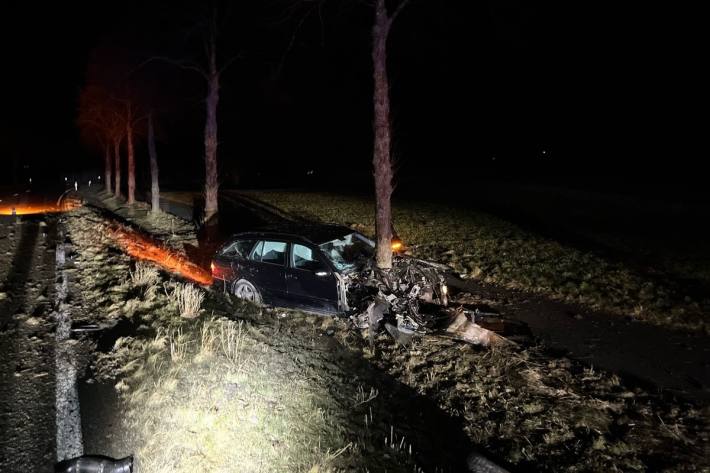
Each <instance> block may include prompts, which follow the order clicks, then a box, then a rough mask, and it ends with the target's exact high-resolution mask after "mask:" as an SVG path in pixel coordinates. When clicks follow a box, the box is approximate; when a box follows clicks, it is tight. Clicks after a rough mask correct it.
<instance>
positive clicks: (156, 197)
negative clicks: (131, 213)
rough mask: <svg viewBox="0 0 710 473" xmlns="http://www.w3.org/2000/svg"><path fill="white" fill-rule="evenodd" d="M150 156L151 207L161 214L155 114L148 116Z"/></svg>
mask: <svg viewBox="0 0 710 473" xmlns="http://www.w3.org/2000/svg"><path fill="white" fill-rule="evenodd" d="M148 155H149V156H150V205H151V211H152V212H153V213H158V212H160V186H159V183H158V155H157V153H156V151H155V130H154V129H153V114H150V115H148Z"/></svg>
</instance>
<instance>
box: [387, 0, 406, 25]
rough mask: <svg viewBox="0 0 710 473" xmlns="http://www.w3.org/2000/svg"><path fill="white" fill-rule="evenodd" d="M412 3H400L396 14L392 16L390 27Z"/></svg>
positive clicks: (404, 1)
mask: <svg viewBox="0 0 710 473" xmlns="http://www.w3.org/2000/svg"><path fill="white" fill-rule="evenodd" d="M410 1H411V0H402V1H401V2H400V3H399V5H397V8H396V9H395V10H394V13H392V15H390V25H391V24H392V23H394V21H395V20H396V19H397V17H398V16H399V14H400V13H402V10H404V8H405V7H406V6H407V5H409V2H410Z"/></svg>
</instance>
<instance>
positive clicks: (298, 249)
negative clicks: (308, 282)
mask: <svg viewBox="0 0 710 473" xmlns="http://www.w3.org/2000/svg"><path fill="white" fill-rule="evenodd" d="M292 248H293V250H292V251H291V266H293V267H294V268H296V269H306V270H308V271H325V270H326V269H327V268H326V266H325V265H324V264H323V263H322V262H321V261H320V260H318V257H317V256H316V255H315V254H314V253H313V250H312V249H310V248H308V247H307V246H304V245H299V244H294V245H293V246H292Z"/></svg>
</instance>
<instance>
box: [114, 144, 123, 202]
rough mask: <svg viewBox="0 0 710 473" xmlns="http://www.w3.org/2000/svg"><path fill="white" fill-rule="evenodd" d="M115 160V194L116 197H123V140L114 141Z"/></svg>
mask: <svg viewBox="0 0 710 473" xmlns="http://www.w3.org/2000/svg"><path fill="white" fill-rule="evenodd" d="M113 160H114V164H115V169H114V181H115V182H114V194H115V195H116V197H121V139H120V138H116V139H115V140H113Z"/></svg>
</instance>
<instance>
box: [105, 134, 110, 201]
mask: <svg viewBox="0 0 710 473" xmlns="http://www.w3.org/2000/svg"><path fill="white" fill-rule="evenodd" d="M104 186H105V187H106V192H108V193H109V194H110V193H111V146H110V145H109V144H108V143H107V144H106V148H105V149H104Z"/></svg>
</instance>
